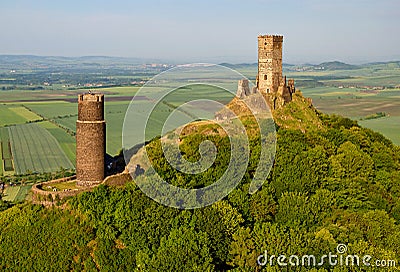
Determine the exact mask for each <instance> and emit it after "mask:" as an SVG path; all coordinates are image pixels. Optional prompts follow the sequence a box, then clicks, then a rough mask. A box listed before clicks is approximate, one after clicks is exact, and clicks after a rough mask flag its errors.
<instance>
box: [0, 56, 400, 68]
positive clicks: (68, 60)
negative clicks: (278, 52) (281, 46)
mask: <svg viewBox="0 0 400 272" xmlns="http://www.w3.org/2000/svg"><path fill="white" fill-rule="evenodd" d="M162 63H164V64H165V63H168V61H166V60H160V59H145V58H125V57H109V56H82V57H62V56H35V55H0V68H3V69H19V68H26V67H28V68H35V67H36V68H44V67H46V68H49V67H59V68H62V67H68V68H72V67H82V66H86V67H88V66H89V67H90V66H91V67H96V66H99V67H100V66H101V67H113V66H114V67H116V66H126V65H128V66H129V65H141V64H162ZM171 64H172V65H174V64H177V63H171ZM220 65H222V66H226V67H229V68H231V69H246V68H255V69H257V63H239V64H232V63H220ZM382 65H385V66H387V65H390V66H393V68H400V61H389V62H373V63H366V64H361V65H353V64H348V63H344V62H340V61H330V62H323V63H320V64H309V63H306V64H298V65H294V64H288V63H284V64H283V68H284V69H287V70H295V69H298V68H299V67H303V68H304V67H307V68H308V69H311V70H353V69H361V68H364V67H371V66H377V67H379V66H382Z"/></svg>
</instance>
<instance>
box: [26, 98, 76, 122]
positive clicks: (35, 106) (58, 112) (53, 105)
mask: <svg viewBox="0 0 400 272" xmlns="http://www.w3.org/2000/svg"><path fill="white" fill-rule="evenodd" d="M24 105H25V106H26V107H28V108H29V109H31V110H32V111H34V112H36V113H37V114H39V115H41V116H43V117H45V118H48V119H53V118H57V117H61V116H68V115H76V114H77V113H78V103H70V102H64V101H54V102H53V101H49V102H34V103H25V104H24Z"/></svg>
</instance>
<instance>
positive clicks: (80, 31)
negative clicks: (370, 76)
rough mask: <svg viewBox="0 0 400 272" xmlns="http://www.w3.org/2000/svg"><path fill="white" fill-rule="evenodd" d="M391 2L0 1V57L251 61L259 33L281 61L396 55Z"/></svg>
mask: <svg viewBox="0 0 400 272" xmlns="http://www.w3.org/2000/svg"><path fill="white" fill-rule="evenodd" d="M399 7H400V4H399V3H398V1H397V0H382V1H371V0H364V1H363V0H348V1H344V0H337V1H329V2H328V1H324V2H323V1H317V0H305V1H294V0H284V1H279V0H251V1H247V2H243V1H239V0H230V1H228V0H220V1H215V2H213V1H210V0H205V1H202V2H188V1H183V0H172V1H162V0H151V1H146V2H138V1H127V0H117V1H113V2H111V1H104V0H100V1H94V0H88V1H85V2H84V3H81V2H79V1H77V0H71V1H68V2H59V1H50V0H40V1H34V2H30V1H27V0H16V1H7V2H2V3H0V23H1V25H2V34H1V35H2V41H3V43H1V44H0V54H2V55H38V56H66V57H79V56H113V57H128V58H141V59H157V60H164V61H170V62H213V63H220V62H230V63H252V62H256V61H257V35H259V34H281V35H284V62H285V63H293V64H300V63H320V62H325V61H336V60H337V61H342V62H346V63H352V64H361V63H369V62H376V61H390V60H398V59H400V52H399V50H398V44H399V43H400V36H399V35H394V33H397V32H398V30H397V27H398V25H399V24H400V9H399Z"/></svg>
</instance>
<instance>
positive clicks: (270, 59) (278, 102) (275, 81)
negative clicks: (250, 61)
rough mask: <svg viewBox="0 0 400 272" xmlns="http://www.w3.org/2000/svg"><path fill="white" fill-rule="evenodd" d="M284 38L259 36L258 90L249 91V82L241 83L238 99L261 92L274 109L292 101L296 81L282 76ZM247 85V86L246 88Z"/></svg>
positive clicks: (242, 81)
mask: <svg viewBox="0 0 400 272" xmlns="http://www.w3.org/2000/svg"><path fill="white" fill-rule="evenodd" d="M282 46H283V36H278V35H259V36H258V73H257V78H256V90H255V91H254V90H252V91H250V90H249V86H248V81H247V80H241V81H239V87H238V91H237V95H236V96H237V97H239V98H244V97H246V96H249V95H251V94H253V93H255V92H257V91H258V92H260V93H261V94H262V95H263V96H264V97H266V98H267V101H268V103H269V105H270V107H271V108H272V109H278V108H280V107H282V106H283V105H285V104H287V103H289V102H290V101H292V94H293V93H294V92H295V91H296V89H295V87H294V80H293V79H289V80H288V81H287V80H286V77H283V74H282ZM246 84H247V86H246Z"/></svg>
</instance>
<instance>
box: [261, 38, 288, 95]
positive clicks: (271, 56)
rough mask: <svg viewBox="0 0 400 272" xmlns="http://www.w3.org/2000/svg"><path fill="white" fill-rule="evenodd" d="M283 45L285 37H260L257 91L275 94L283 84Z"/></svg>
mask: <svg viewBox="0 0 400 272" xmlns="http://www.w3.org/2000/svg"><path fill="white" fill-rule="evenodd" d="M282 44H283V36H277V35H260V36H258V74H257V82H256V83H257V89H258V90H259V91H260V92H261V93H263V94H265V93H273V94H275V93H276V92H277V91H278V88H279V85H280V84H281V83H282V81H283V78H282Z"/></svg>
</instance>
